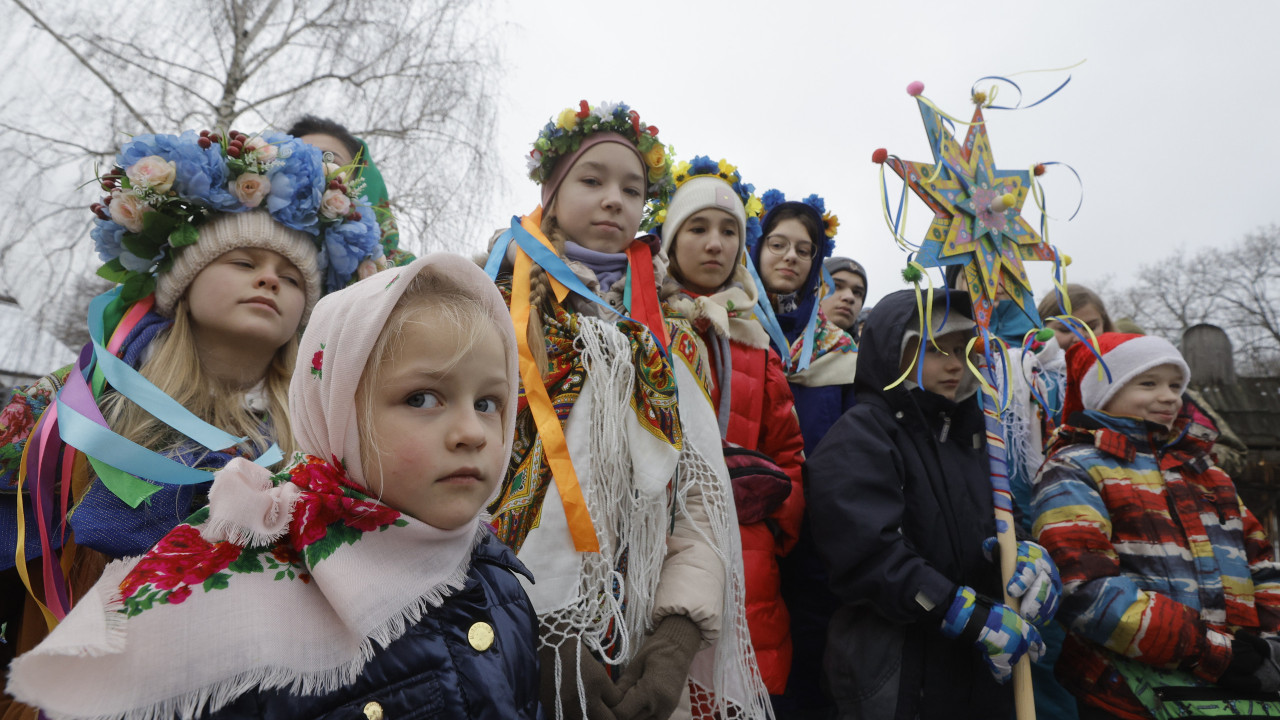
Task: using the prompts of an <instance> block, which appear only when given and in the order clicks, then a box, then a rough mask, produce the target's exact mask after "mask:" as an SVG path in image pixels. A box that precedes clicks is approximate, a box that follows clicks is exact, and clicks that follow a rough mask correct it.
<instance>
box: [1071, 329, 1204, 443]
mask: <svg viewBox="0 0 1280 720" xmlns="http://www.w3.org/2000/svg"><path fill="white" fill-rule="evenodd" d="M1098 352H1099V353H1100V354H1101V355H1102V360H1103V363H1104V364H1105V365H1106V372H1104V371H1102V368H1101V366H1100V365H1099V364H1098V358H1097V356H1096V355H1094V353H1093V350H1092V349H1091V348H1090V347H1089V345H1088V343H1084V342H1077V343H1075V344H1073V345H1072V346H1071V347H1070V348H1068V349H1067V396H1066V398H1065V399H1064V400H1063V403H1062V421H1063V422H1064V423H1065V422H1067V420H1068V418H1070V417H1071V416H1072V415H1073V414H1074V413H1077V412H1080V411H1081V410H1101V409H1102V408H1104V407H1106V405H1107V402H1108V401H1109V400H1111V398H1112V397H1114V396H1115V394H1116V393H1117V392H1119V391H1120V388H1123V387H1124V385H1125V383H1127V382H1129V381H1130V380H1132V379H1134V378H1135V377H1137V376H1139V375H1141V374H1142V373H1144V372H1146V371H1148V370H1150V369H1151V368H1153V367H1158V366H1160V365H1174V366H1176V367H1177V368H1178V369H1179V370H1181V371H1182V384H1183V385H1184V386H1185V385H1186V384H1187V383H1188V382H1189V381H1190V380H1191V369H1190V368H1189V367H1187V361H1186V360H1183V359H1182V353H1180V352H1178V348H1176V347H1174V346H1173V343H1171V342H1169V341H1168V340H1165V339H1164V338H1162V337H1156V336H1154V335H1132V334H1129V333H1115V332H1111V333H1103V334H1101V335H1099V336H1098ZM1108 372H1109V373H1110V377H1108Z"/></svg>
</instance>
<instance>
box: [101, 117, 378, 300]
mask: <svg viewBox="0 0 1280 720" xmlns="http://www.w3.org/2000/svg"><path fill="white" fill-rule="evenodd" d="M353 170H354V169H353V167H351V166H347V167H339V166H338V165H335V164H333V163H325V162H324V161H323V158H322V155H321V152H320V150H318V149H316V148H315V147H312V146H311V145H308V144H306V143H304V142H302V141H301V140H299V139H297V138H294V137H292V136H289V135H285V134H283V133H267V134H260V135H254V136H248V135H245V134H244V133H239V132H236V131H234V130H233V131H231V132H228V133H223V132H221V131H212V132H211V131H208V130H204V131H201V132H200V133H199V134H197V133H196V132H195V131H193V130H188V131H186V132H184V133H182V134H181V135H138V136H136V137H134V138H133V139H132V140H131V141H130V142H128V143H127V144H125V146H124V147H122V148H121V149H120V152H119V154H117V155H116V160H115V167H114V168H113V169H112V170H111V171H110V172H108V173H106V174H105V175H102V176H101V177H99V178H98V181H99V182H100V183H101V185H102V189H103V190H106V191H108V192H109V193H110V194H109V195H108V196H106V197H104V198H103V199H102V200H101V202H96V203H94V204H93V205H92V206H90V209H91V210H93V212H94V214H95V215H96V216H97V219H96V220H95V221H94V228H93V230H92V232H91V233H90V235H91V236H92V237H93V240H94V246H95V249H96V250H97V252H98V257H100V258H101V259H102V260H103V261H104V264H103V265H102V267H101V268H99V269H98V275H100V276H102V277H104V278H106V279H108V280H111V281H113V282H117V283H121V284H122V285H123V286H124V288H123V291H122V296H121V299H122V300H123V301H124V302H133V301H135V300H138V299H141V298H143V297H146V296H147V295H148V294H150V293H151V292H153V291H154V290H155V286H156V276H157V275H159V274H160V273H164V272H168V271H169V269H170V268H172V267H173V260H174V257H175V254H176V252H177V251H178V250H180V249H181V248H184V247H187V246H189V245H192V244H194V243H195V242H196V241H197V240H198V239H199V234H198V232H197V230H196V228H198V227H199V226H200V225H202V224H203V223H204V222H206V221H207V220H208V219H209V218H210V216H211V215H212V214H213V213H219V212H223V213H239V212H247V211H249V210H252V209H254V208H258V207H265V208H266V210H267V212H269V213H270V214H271V217H272V219H274V220H275V221H276V222H278V223H280V224H281V225H283V226H285V227H287V228H291V229H293V230H299V231H302V232H305V233H307V234H309V235H312V236H314V237H315V238H316V245H317V247H318V248H319V251H320V252H319V256H320V260H319V265H320V268H321V270H322V272H324V273H325V290H326V291H332V290H336V289H338V288H341V287H343V286H344V285H346V284H347V281H348V280H350V279H351V276H352V275H353V274H354V273H355V271H356V268H357V266H359V264H360V262H361V261H363V260H365V259H368V258H374V257H377V256H378V255H379V254H380V248H379V243H378V240H379V237H380V234H381V233H380V229H379V227H378V222H377V219H376V218H375V217H374V213H373V211H372V210H371V209H370V208H369V204H368V201H367V200H366V199H364V198H363V197H362V192H363V190H364V182H363V181H362V180H360V179H359V177H358V174H357V173H356V172H354V171H353Z"/></svg>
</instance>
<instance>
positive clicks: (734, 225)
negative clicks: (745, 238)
mask: <svg viewBox="0 0 1280 720" xmlns="http://www.w3.org/2000/svg"><path fill="white" fill-rule="evenodd" d="M741 245H742V237H741V236H740V234H739V232H738V220H737V218H735V217H734V216H733V215H731V214H729V213H728V212H725V211H724V210H721V209H719V208H705V209H703V210H699V211H698V212H696V213H694V214H693V215H690V216H689V218H688V219H687V220H685V221H684V222H683V223H681V225H680V230H679V231H678V232H677V233H676V237H675V240H674V248H673V249H674V250H675V261H676V262H675V266H676V268H678V270H679V273H680V275H681V277H679V278H677V279H678V280H679V281H680V284H681V285H684V286H685V287H686V288H688V289H689V290H692V291H693V292H696V293H702V294H708V293H713V292H715V291H716V290H718V289H720V287H721V286H723V285H724V284H725V283H726V282H728V281H729V277H730V276H732V275H733V266H734V263H735V262H736V261H737V259H738V248H739V247H740V246H741Z"/></svg>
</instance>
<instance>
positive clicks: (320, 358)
mask: <svg viewBox="0 0 1280 720" xmlns="http://www.w3.org/2000/svg"><path fill="white" fill-rule="evenodd" d="M323 365H324V343H320V349H319V350H317V351H316V354H315V355H312V356H311V374H312V375H315V376H316V379H317V380H322V379H323V375H324V368H323Z"/></svg>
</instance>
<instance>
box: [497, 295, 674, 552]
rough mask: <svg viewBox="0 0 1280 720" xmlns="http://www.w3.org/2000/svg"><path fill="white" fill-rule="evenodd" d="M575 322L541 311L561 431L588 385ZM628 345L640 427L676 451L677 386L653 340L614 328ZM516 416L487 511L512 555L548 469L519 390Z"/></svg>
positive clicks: (555, 306)
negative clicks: (503, 472) (508, 449)
mask: <svg viewBox="0 0 1280 720" xmlns="http://www.w3.org/2000/svg"><path fill="white" fill-rule="evenodd" d="M498 287H499V289H500V290H501V291H502V295H503V297H504V298H505V299H506V300H507V301H508V302H510V298H511V283H510V280H509V279H503V280H502V281H500V283H499V286H498ZM579 322H580V319H579V316H578V315H577V314H575V313H570V312H568V311H566V310H565V309H564V308H563V307H562V306H561V305H560V304H559V303H554V302H553V303H552V304H551V309H550V311H549V312H548V311H547V310H543V311H542V329H543V336H544V337H545V338H546V349H547V364H548V369H547V374H546V378H545V380H544V385H545V386H546V388H547V394H548V395H549V396H550V397H551V402H552V404H553V405H554V406H555V410H556V416H557V417H558V418H559V419H560V425H561V427H563V426H564V424H565V422H566V421H567V420H568V419H569V413H570V412H571V411H572V410H573V407H574V404H575V403H576V402H577V400H578V395H579V393H580V392H581V391H582V386H583V384H584V383H585V382H586V379H587V369H586V367H585V366H584V365H583V358H582V352H581V351H580V350H579V349H578V348H577V347H576V345H575V342H576V340H577V338H578V335H579V332H580V328H579ZM616 327H617V328H618V329H619V330H621V331H622V332H623V333H624V334H626V336H627V337H628V339H629V340H630V343H631V354H632V359H633V361H634V362H633V365H634V367H635V378H636V382H635V384H634V388H633V391H632V394H631V409H632V411H633V413H634V414H635V416H636V419H638V420H639V421H640V423H641V425H642V426H643V427H645V428H646V429H647V430H648V431H649V432H650V433H651V434H652V435H653V436H654V437H657V438H659V439H661V440H663V441H665V442H666V443H668V444H669V445H671V447H673V448H676V449H677V450H678V449H679V448H680V447H681V444H682V443H683V431H682V429H681V427H680V419H679V417H678V416H677V414H676V382H675V377H674V376H673V375H672V374H671V366H670V364H668V363H667V362H666V361H665V360H664V359H663V357H662V354H661V352H660V351H659V350H658V347H657V345H655V344H654V343H653V336H652V334H651V333H649V331H648V330H647V329H645V328H644V327H643V326H641V325H639V324H638V323H634V322H630V321H623V322H619V323H617V324H616ZM518 408H519V410H518V412H517V414H516V434H515V442H514V444H513V447H512V452H511V462H510V464H509V465H508V468H507V476H506V481H505V482H504V483H503V485H502V488H501V489H500V490H499V491H498V498H497V500H495V501H494V502H493V503H492V504H491V505H490V506H489V510H490V512H491V513H493V522H494V525H495V528H496V530H495V533H496V535H497V536H498V539H499V540H502V541H503V542H504V543H506V544H507V545H508V546H509V547H511V549H512V550H515V551H516V553H519V552H520V548H521V547H522V546H523V545H524V540H525V538H526V537H527V536H528V534H529V531H530V530H532V529H533V528H535V527H537V525H538V520H539V518H540V517H541V514H542V502H543V500H544V499H545V498H546V494H547V487H548V484H549V481H550V479H551V468H550V466H549V465H548V464H547V463H545V462H543V453H542V438H541V437H540V436H539V435H538V432H537V429H536V428H535V427H534V421H533V414H532V413H531V412H530V410H529V405H528V401H527V400H526V399H525V395H524V389H523V388H521V390H520V399H519V406H518Z"/></svg>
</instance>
